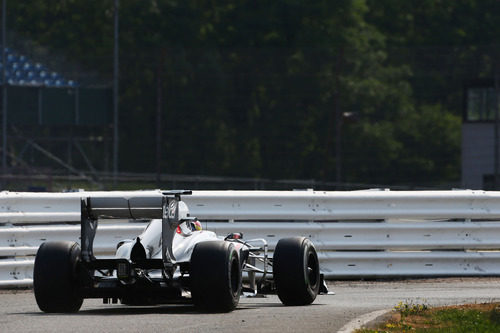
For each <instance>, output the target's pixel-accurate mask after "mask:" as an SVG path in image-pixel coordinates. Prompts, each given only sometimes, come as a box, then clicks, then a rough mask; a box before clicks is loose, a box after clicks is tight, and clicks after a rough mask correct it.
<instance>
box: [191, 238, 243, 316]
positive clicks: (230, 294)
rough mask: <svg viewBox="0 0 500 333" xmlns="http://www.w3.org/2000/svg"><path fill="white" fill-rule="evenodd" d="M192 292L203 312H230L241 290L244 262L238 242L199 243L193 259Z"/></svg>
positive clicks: (197, 306) (237, 300)
mask: <svg viewBox="0 0 500 333" xmlns="http://www.w3.org/2000/svg"><path fill="white" fill-rule="evenodd" d="M189 274H190V280H191V282H190V284H191V296H192V298H193V303H194V305H195V306H196V308H197V309H198V310H200V311H203V312H229V311H232V310H234V309H235V308H236V306H237V305H238V302H239V299H240V293H241V266H240V260H239V256H238V252H237V251H236V249H235V248H234V245H233V244H232V243H230V242H224V241H207V242H201V243H198V244H196V246H195V248H194V250H193V254H192V255H191V263H190V273H189Z"/></svg>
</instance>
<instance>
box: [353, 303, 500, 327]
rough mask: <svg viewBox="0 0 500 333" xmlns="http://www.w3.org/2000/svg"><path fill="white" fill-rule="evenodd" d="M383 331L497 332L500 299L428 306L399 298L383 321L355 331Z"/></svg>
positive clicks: (499, 318) (499, 324) (499, 316)
mask: <svg viewBox="0 0 500 333" xmlns="http://www.w3.org/2000/svg"><path fill="white" fill-rule="evenodd" d="M385 332H387V333H389V332H391V333H392V332H417V333H418V332H431V333H441V332H443V333H444V332H446V333H473V332H477V333H480V332H481V333H497V332H500V303H485V304H467V305H454V306H448V307H436V308H430V307H428V306H427V305H425V304H413V303H409V304H408V303H403V302H400V303H399V304H398V305H396V306H395V307H394V313H393V314H392V316H391V318H390V319H388V320H387V321H385V322H384V323H382V324H379V325H378V326H377V327H375V328H363V329H360V330H357V331H356V333H385Z"/></svg>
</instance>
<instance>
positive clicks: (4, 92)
mask: <svg viewBox="0 0 500 333" xmlns="http://www.w3.org/2000/svg"><path fill="white" fill-rule="evenodd" d="M6 10H7V0H3V1H2V173H3V176H4V177H5V175H6V174H7V82H6V77H5V66H7V62H6V60H7V59H6V56H5V52H6V51H5V47H6V43H7V38H6V32H5V30H6V28H7V22H6V19H7V15H6V13H5V12H6ZM2 183H3V182H2Z"/></svg>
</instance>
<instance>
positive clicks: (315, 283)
mask: <svg viewBox="0 0 500 333" xmlns="http://www.w3.org/2000/svg"><path fill="white" fill-rule="evenodd" d="M273 276H274V281H275V283H276V291H277V294H278V297H279V299H280V300H281V302H282V303H283V304H284V305H307V304H311V303H312V302H313V301H314V300H315V299H316V296H317V295H318V292H319V287H320V269H319V260H318V255H317V254H316V249H315V248H314V245H313V244H312V242H311V241H310V240H309V239H307V238H305V237H293V238H283V239H280V240H279V242H278V244H277V245H276V249H275V251H274V257H273Z"/></svg>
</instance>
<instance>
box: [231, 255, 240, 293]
mask: <svg viewBox="0 0 500 333" xmlns="http://www.w3.org/2000/svg"><path fill="white" fill-rule="evenodd" d="M230 277H231V292H232V294H233V296H237V294H238V289H239V284H240V275H239V266H238V261H237V260H236V258H234V257H232V258H231V276H230Z"/></svg>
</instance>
